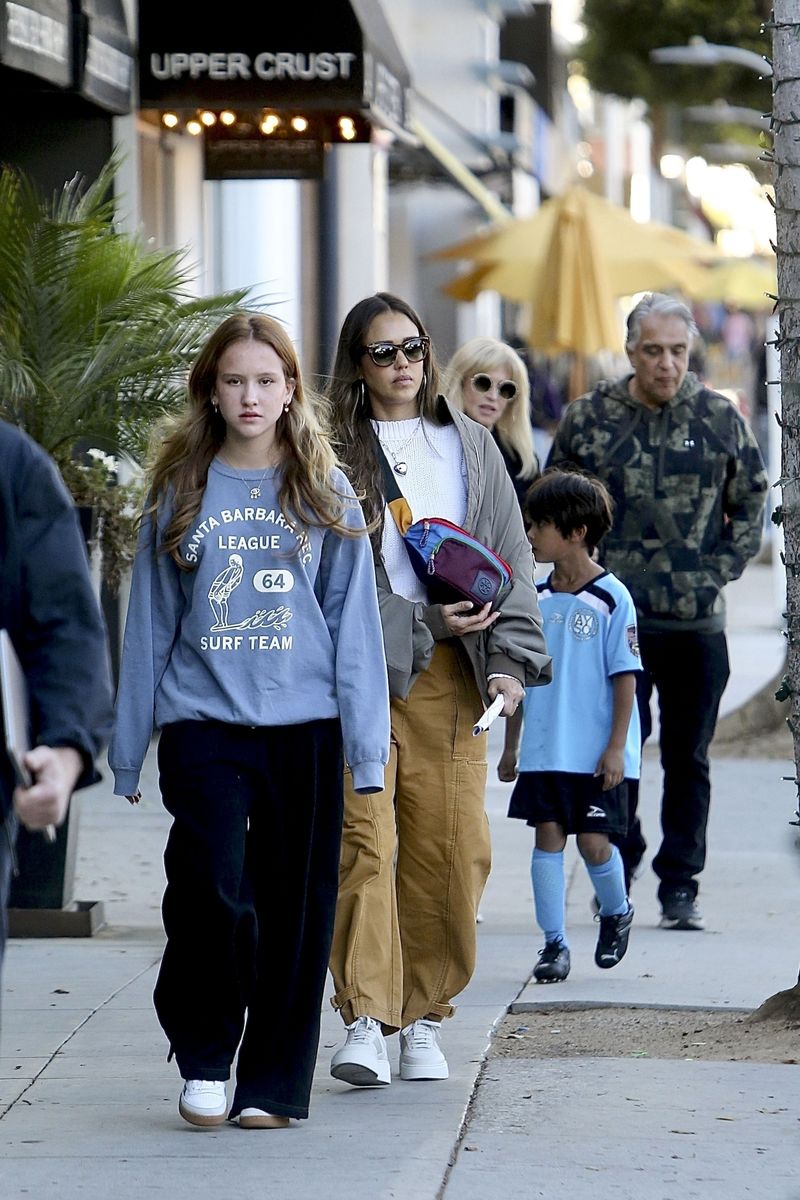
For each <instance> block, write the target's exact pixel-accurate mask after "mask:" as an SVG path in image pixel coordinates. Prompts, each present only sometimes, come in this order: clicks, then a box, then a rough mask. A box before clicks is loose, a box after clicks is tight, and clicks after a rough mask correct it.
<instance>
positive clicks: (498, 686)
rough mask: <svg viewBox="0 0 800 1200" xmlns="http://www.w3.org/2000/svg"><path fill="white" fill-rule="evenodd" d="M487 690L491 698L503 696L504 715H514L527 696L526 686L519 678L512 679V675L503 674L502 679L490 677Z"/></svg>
mask: <svg viewBox="0 0 800 1200" xmlns="http://www.w3.org/2000/svg"><path fill="white" fill-rule="evenodd" d="M486 690H487V691H488V693H489V699H490V700H494V698H495V696H502V697H503V700H504V704H503V716H504V717H512V716H513V715H514V713H515V712H516V711H517V709H518V708H519V706H520V704H521V703H522V701H523V700H524V698H525V689H524V687H523V686H522V684H521V683H520V681H519V680H518V679H512V678H511V676H510V675H503V676H502V678H500V679H490V680H489V682H488V684H487V688H486Z"/></svg>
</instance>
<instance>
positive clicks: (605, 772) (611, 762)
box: [594, 671, 636, 792]
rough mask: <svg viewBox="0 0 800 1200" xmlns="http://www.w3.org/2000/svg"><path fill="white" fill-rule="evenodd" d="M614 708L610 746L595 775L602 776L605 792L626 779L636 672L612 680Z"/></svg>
mask: <svg viewBox="0 0 800 1200" xmlns="http://www.w3.org/2000/svg"><path fill="white" fill-rule="evenodd" d="M611 686H612V688H613V694H614V707H613V712H612V715H611V735H610V737H609V739H608V745H607V746H606V748H605V750H604V751H603V753H602V754H601V755H600V758H599V760H598V763H597V766H596V767H595V771H594V773H595V775H602V776H604V778H603V791H604V792H607V791H608V789H609V788H612V787H617V785H618V784H620V783H622V781H623V779H624V778H625V740H626V738H627V736H628V726H629V725H630V721H631V712H632V711H633V702H634V699H635V697H636V672H635V671H623V672H622V673H621V674H619V675H615V676H614V678H613V679H612V680H611Z"/></svg>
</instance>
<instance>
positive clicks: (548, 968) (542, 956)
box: [533, 938, 570, 983]
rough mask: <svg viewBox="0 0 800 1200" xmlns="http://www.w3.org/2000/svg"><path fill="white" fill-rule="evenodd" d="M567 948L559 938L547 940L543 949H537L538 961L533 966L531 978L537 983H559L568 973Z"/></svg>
mask: <svg viewBox="0 0 800 1200" xmlns="http://www.w3.org/2000/svg"><path fill="white" fill-rule="evenodd" d="M569 968H570V961H569V949H568V948H567V947H566V946H565V945H564V943H563V942H562V941H561V939H560V938H556V940H555V941H553V942H548V943H547V945H546V946H545V948H544V950H540V951H539V961H538V962H537V964H536V966H535V967H534V968H533V978H534V979H535V980H536V982H537V983H561V982H562V980H564V979H566V978H567V976H568V975H569Z"/></svg>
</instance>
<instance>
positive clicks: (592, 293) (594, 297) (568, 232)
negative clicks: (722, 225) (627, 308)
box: [431, 187, 718, 354]
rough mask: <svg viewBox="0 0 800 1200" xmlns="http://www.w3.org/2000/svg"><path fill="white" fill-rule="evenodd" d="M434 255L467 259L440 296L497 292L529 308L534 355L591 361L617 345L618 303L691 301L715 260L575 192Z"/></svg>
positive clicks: (704, 249) (691, 241) (704, 246)
mask: <svg viewBox="0 0 800 1200" xmlns="http://www.w3.org/2000/svg"><path fill="white" fill-rule="evenodd" d="M431 257H432V258H434V259H437V260H448V259H462V260H463V259H466V260H471V261H472V263H473V266H472V268H471V270H469V271H468V272H466V273H465V274H463V275H460V276H458V277H457V278H456V279H455V280H453V281H452V282H451V283H450V284H448V285H446V286H445V287H444V289H443V290H444V292H445V293H446V294H447V295H449V296H452V297H453V298H454V299H457V300H473V299H474V298H475V296H477V294H478V293H479V292H482V291H496V292H498V293H499V294H500V295H502V296H505V297H506V299H509V300H515V301H518V302H520V303H526V304H529V305H530V306H531V328H530V333H529V335H528V340H529V343H530V345H531V346H533V347H534V348H535V349H541V350H545V351H547V352H551V353H552V352H555V351H558V350H574V351H577V352H579V353H582V354H591V353H594V352H596V351H597V350H602V349H618V347H619V345H620V340H621V330H620V328H619V322H618V317H617V312H616V304H615V298H616V297H618V296H627V295H631V294H632V293H633V292H636V291H645V290H652V289H661V290H663V289H667V290H676V289H677V290H682V291H685V292H686V293H687V294H688V293H689V291H690V289H691V288H692V287H697V288H699V286H700V283H701V280H702V277H703V275H704V274H705V268H704V266H703V263H704V262H708V261H710V260H712V259H714V258H715V257H718V252H717V251H716V248H715V247H714V246H713V245H712V244H710V243H705V242H701V241H700V240H699V239H697V238H693V237H691V236H690V235H689V234H687V233H684V232H683V231H681V230H678V229H674V228H673V227H672V226H669V225H663V224H660V223H658V222H648V223H647V224H641V223H639V222H637V221H634V220H633V218H632V217H631V216H630V214H629V213H628V211H627V209H625V208H622V207H621V206H619V205H614V204H611V203H610V202H609V201H608V200H605V199H604V198H603V197H601V196H597V195H595V194H594V193H592V192H589V191H587V190H586V189H585V188H581V187H573V188H571V189H569V190H568V191H567V192H565V193H564V195H563V196H559V197H555V198H554V199H552V200H547V201H545V203H544V204H543V205H542V207H541V208H540V209H539V210H538V212H537V213H536V214H535V215H534V216H533V217H528V218H523V219H520V220H514V221H510V222H505V223H503V224H502V225H496V226H492V227H490V228H489V229H488V230H487V231H486V232H485V233H482V234H478V235H476V236H475V237H472V238H469V239H467V240H466V241H463V242H459V243H457V244H455V245H453V246H449V247H446V248H445V249H444V250H440V251H437V252H436V253H434V254H433V255H432V256H431Z"/></svg>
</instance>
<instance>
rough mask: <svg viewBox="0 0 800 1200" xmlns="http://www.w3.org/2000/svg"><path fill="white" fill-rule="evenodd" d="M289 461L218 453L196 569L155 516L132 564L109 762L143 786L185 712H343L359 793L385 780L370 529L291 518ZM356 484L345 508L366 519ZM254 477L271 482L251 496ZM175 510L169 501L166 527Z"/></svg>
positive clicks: (123, 779) (301, 717)
mask: <svg viewBox="0 0 800 1200" xmlns="http://www.w3.org/2000/svg"><path fill="white" fill-rule="evenodd" d="M279 483H280V472H279V469H277V470H274V471H268V472H267V473H266V475H264V477H263V479H262V478H261V473H260V472H255V473H254V472H252V471H241V470H236V469H235V468H233V467H229V466H228V465H227V464H225V463H223V462H221V461H220V460H219V459H218V458H217V459H215V460H214V461H213V462H212V463H211V466H210V468H209V472H208V482H207V484H206V489H205V492H204V494H203V501H202V504H201V507H200V511H199V513H198V514H197V517H196V518H195V520H194V521H193V522H192V524H191V526H190V528H189V530H188V531H187V533H186V535H185V537H184V539H183V542H182V543H181V548H182V552H183V555H184V557H185V559H186V561H187V562H190V563H191V564H192V565H193V570H192V571H180V570H178V568H177V566H176V565H175V562H174V560H173V559H172V558H171V556H170V555H168V554H164V553H156V549H155V547H154V544H153V536H152V525H151V524H149V523H146V524H145V525H144V526H143V528H142V532H141V536H140V540H139V546H138V549H137V553H136V560H135V562H134V567H133V577H132V582H131V594H130V600H129V605H128V615H127V620H126V623H125V636H124V641H123V650H122V664H121V668H120V680H119V687H118V692H117V703H116V714H115V720H114V729H113V733H112V737H111V743H110V746H109V753H108V759H109V765H110V766H111V769H112V771H113V773H114V791H115V794H117V795H120V796H130V795H133V794H134V793H135V792H136V790H137V788H138V786H139V775H140V772H141V768H142V763H143V761H144V757H145V754H146V753H147V749H148V746H149V743H150V739H151V737H152V735H153V730H154V729H160V728H161V727H162V726H164V725H167V724H169V723H171V722H174V721H206V720H215V721H226V722H229V723H231V724H235V725H250V726H268V725H294V724H299V723H301V722H305V721H314V720H324V719H327V718H335V717H339V718H340V720H341V724H342V737H343V743H344V753H345V758H346V760H347V763H348V765H349V767H350V769H351V771H352V774H353V785H354V787H355V789H356V791H358V792H376V791H380V790H381V789H382V787H383V768H384V766H385V764H386V762H387V760H388V756H389V693H388V685H387V674H386V659H385V655H384V650H383V636H382V632H381V623H380V614H379V610H378V599H377V590H376V586H375V572H374V567H373V560H372V551H371V548H370V544H369V539H368V538H367V537H366V536H363V537H358V538H343V537H341V536H339V535H337V534H335V533H331V532H330V531H327V530H322V529H316V528H313V527H308V528H306V527H304V526H299V525H297V527H296V528H293V527H292V524H291V523H290V521H289V519H288V518H287V516H286V515H285V514H284V513H283V512H281V510H280V508H279V505H278V498H277V487H278V485H279ZM332 485H333V487H334V488H335V489H336V490H337V491H338V492H340V493H344V494H346V495H348V496H349V497H351V500H350V501H348V502H347V511H346V521H347V524H348V525H349V526H350V527H352V528H363V526H364V518H363V514H362V511H361V506H360V505H359V503H358V501H357V500H356V498H355V495H354V493H353V490H352V488H351V487H350V484H349V482H348V481H347V479H346V477H345V475H344V474H343V473H342V472H341V471H339V470H336V471H335V472H334V475H333V478H332ZM251 489H253V490H255V491H258V492H260V495H258V496H256V497H255V498H251ZM168 520H169V513H168V511H166V509H164V510H163V511H162V512H161V513H159V517H158V525H159V535H160V534H161V533H163V530H164V528H165V526H166V524H167V521H168Z"/></svg>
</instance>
